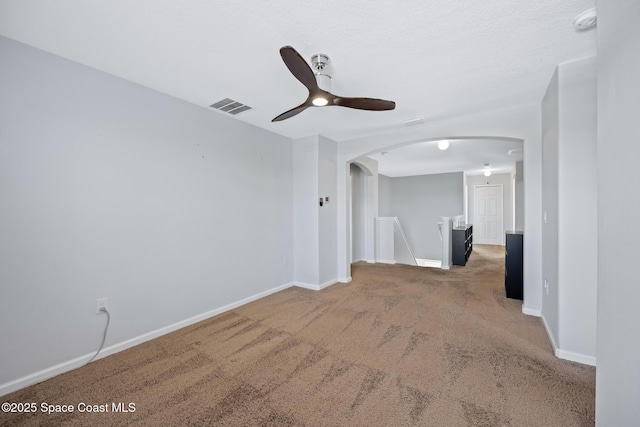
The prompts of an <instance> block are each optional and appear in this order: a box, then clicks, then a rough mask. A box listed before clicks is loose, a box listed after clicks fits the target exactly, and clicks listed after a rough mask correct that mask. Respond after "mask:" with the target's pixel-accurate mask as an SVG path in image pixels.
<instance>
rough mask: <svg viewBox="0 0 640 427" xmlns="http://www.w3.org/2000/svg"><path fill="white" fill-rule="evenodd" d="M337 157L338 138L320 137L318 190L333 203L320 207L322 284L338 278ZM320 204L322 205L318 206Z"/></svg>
mask: <svg viewBox="0 0 640 427" xmlns="http://www.w3.org/2000/svg"><path fill="white" fill-rule="evenodd" d="M337 156H338V145H337V143H336V142H335V141H333V140H331V139H328V138H325V137H322V136H319V137H318V192H319V194H320V197H325V196H327V197H329V202H328V203H326V202H325V203H324V205H323V206H322V207H321V208H320V212H319V216H318V233H319V242H318V243H319V248H318V251H319V257H320V258H319V269H320V270H319V284H320V285H323V284H324V285H326V284H332V283H335V282H336V281H337V278H338V259H337V257H336V246H337V244H338V241H337V239H338V234H337V233H338V231H337V222H338V210H337V195H336V192H337V187H338V182H337V175H338V173H337ZM317 206H319V205H317Z"/></svg>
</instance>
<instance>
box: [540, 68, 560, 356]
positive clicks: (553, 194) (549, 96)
mask: <svg viewBox="0 0 640 427" xmlns="http://www.w3.org/2000/svg"><path fill="white" fill-rule="evenodd" d="M559 99H560V96H559V82H558V69H557V68H556V71H555V72H554V74H553V77H552V78H551V82H550V83H549V86H548V87H547V92H546V93H545V95H544V98H543V99H542V217H543V221H542V222H543V224H542V276H543V280H546V281H547V283H548V289H547V291H545V289H543V290H542V318H543V319H544V321H545V323H546V326H547V330H548V332H549V334H550V338H551V340H552V341H553V347H554V349H555V348H557V347H558V340H559V335H560V331H559V328H560V326H559V320H558V219H557V218H558V146H559V144H560V105H559V102H560V101H559ZM545 217H546V221H545Z"/></svg>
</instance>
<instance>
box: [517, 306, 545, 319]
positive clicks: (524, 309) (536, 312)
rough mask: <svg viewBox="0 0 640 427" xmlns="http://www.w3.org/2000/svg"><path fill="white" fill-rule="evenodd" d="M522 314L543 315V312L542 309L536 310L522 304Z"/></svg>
mask: <svg viewBox="0 0 640 427" xmlns="http://www.w3.org/2000/svg"><path fill="white" fill-rule="evenodd" d="M522 314H526V315H528V316H535V317H542V312H541V311H540V310H534V309H532V308H527V307H525V306H522Z"/></svg>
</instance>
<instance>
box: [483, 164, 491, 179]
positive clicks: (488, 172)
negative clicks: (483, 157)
mask: <svg viewBox="0 0 640 427" xmlns="http://www.w3.org/2000/svg"><path fill="white" fill-rule="evenodd" d="M483 166H484V176H491V171H490V170H489V169H488V168H489V166H490V164H489V163H485V164H484V165H483Z"/></svg>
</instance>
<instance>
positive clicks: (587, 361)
mask: <svg viewBox="0 0 640 427" xmlns="http://www.w3.org/2000/svg"><path fill="white" fill-rule="evenodd" d="M556 357H559V358H560V359H564V360H570V361H572V362H578V363H582V364H583V365H589V366H596V358H595V357H594V356H587V355H584V354H580V353H574V352H572V351H567V350H561V349H556Z"/></svg>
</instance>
